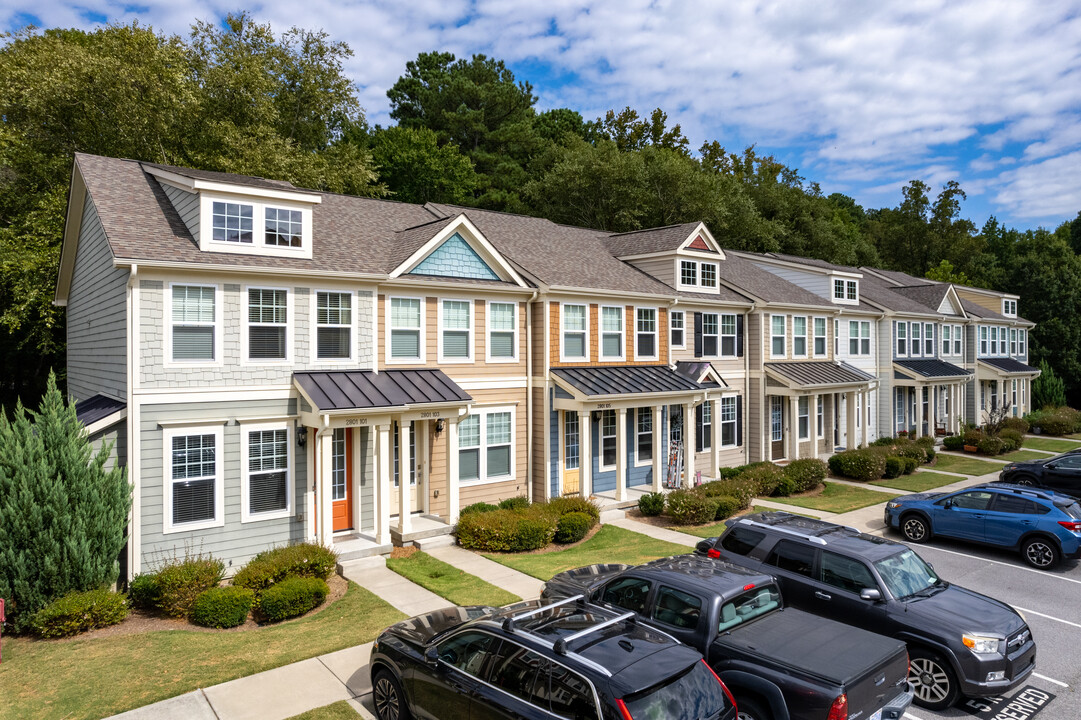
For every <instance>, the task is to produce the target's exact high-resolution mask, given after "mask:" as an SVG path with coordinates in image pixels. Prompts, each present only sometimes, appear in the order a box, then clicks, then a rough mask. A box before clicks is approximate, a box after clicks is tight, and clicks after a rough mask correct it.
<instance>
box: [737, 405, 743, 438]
mask: <svg viewBox="0 0 1081 720" xmlns="http://www.w3.org/2000/svg"><path fill="white" fill-rule="evenodd" d="M736 445H740V446H742V445H743V396H742V395H736Z"/></svg>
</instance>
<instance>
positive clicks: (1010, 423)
mask: <svg viewBox="0 0 1081 720" xmlns="http://www.w3.org/2000/svg"><path fill="white" fill-rule="evenodd" d="M1002 429H1003V430H1015V431H1016V432H1017V433H1018V434H1019V435H1024V434H1025V433H1027V432H1028V431H1029V425H1028V423H1027V422H1026V421H1025V419H1024V418H1019V417H1008V418H1006V419H1005V420H1003V421H1002Z"/></svg>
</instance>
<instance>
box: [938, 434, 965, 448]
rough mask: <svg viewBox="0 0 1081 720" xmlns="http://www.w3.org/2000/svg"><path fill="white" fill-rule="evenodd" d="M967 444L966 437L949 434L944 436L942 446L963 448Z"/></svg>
mask: <svg viewBox="0 0 1081 720" xmlns="http://www.w3.org/2000/svg"><path fill="white" fill-rule="evenodd" d="M964 446H965V439H964V438H963V437H962V436H960V435H947V436H946V437H944V438H942V447H944V448H946V449H947V450H961V449H963V448H964Z"/></svg>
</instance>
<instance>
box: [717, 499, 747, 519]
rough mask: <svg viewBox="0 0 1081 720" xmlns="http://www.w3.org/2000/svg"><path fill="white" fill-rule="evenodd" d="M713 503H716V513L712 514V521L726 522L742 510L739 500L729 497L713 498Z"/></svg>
mask: <svg viewBox="0 0 1081 720" xmlns="http://www.w3.org/2000/svg"><path fill="white" fill-rule="evenodd" d="M713 501H714V502H716V503H717V511H716V512H715V513H714V514H713V519H714V520H726V519H728V518H730V517H732V516H733V515H735V514H736V513H738V512H739V511H740V510H742V509H743V508H742V507H741V506H740V504H739V500H738V499H736V498H734V497H732V496H730V495H721V496H719V497H715V498H713Z"/></svg>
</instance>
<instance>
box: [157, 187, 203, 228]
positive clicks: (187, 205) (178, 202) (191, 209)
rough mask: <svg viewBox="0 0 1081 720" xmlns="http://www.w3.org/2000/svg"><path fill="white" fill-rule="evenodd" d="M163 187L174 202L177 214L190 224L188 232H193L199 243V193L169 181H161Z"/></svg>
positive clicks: (185, 222) (186, 223)
mask: <svg viewBox="0 0 1081 720" xmlns="http://www.w3.org/2000/svg"><path fill="white" fill-rule="evenodd" d="M161 187H162V189H163V190H164V191H165V195H166V196H167V197H168V198H169V201H170V202H171V203H172V204H173V207H174V208H175V209H176V212H177V214H179V215H180V219H181V220H183V221H184V224H185V225H187V226H188V232H190V233H191V236H192V237H193V238H195V242H196V243H198V242H199V194H198V193H192V192H188V191H187V190H181V189H180V188H178V187H173V186H172V185H169V184H168V183H161Z"/></svg>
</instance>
